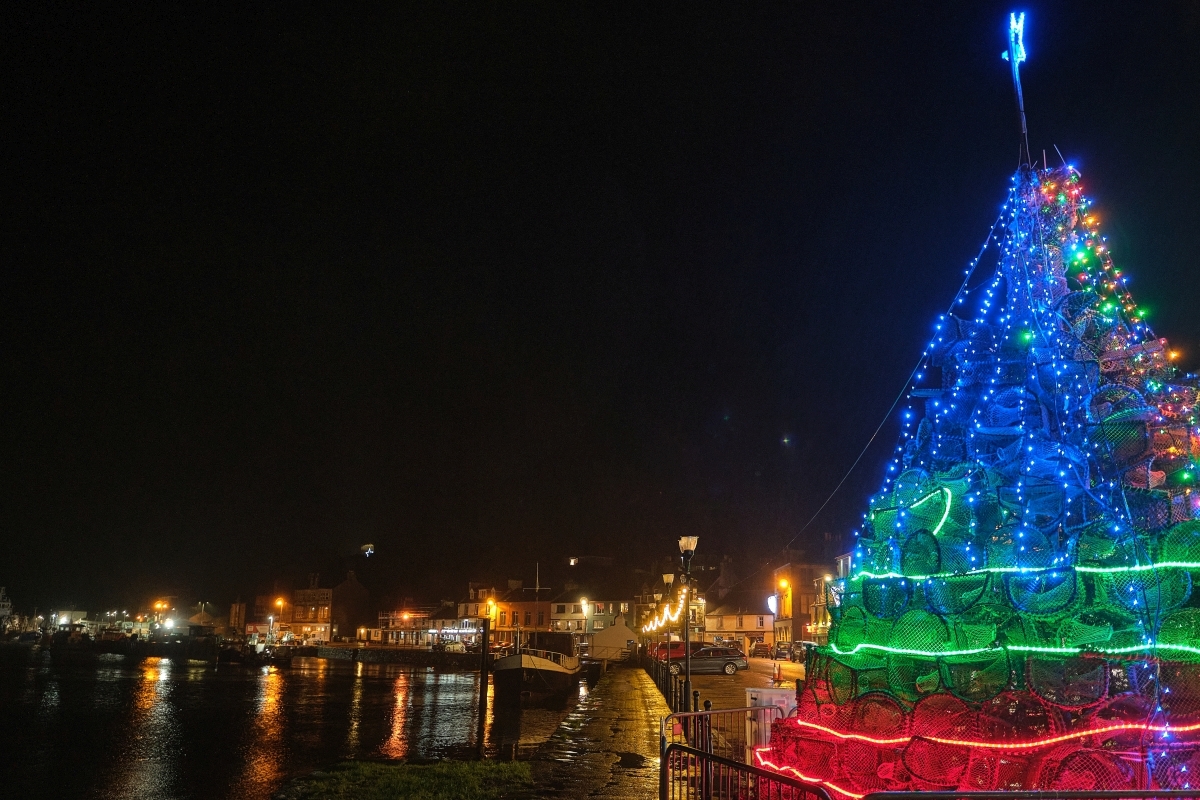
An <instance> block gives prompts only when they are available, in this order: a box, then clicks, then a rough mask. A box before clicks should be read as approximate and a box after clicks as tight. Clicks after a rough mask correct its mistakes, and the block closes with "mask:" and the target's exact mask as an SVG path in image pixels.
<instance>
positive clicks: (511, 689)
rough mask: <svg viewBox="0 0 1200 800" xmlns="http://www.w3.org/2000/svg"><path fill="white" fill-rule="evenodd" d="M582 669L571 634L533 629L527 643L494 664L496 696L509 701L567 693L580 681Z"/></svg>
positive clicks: (541, 698) (560, 695) (540, 698)
mask: <svg viewBox="0 0 1200 800" xmlns="http://www.w3.org/2000/svg"><path fill="white" fill-rule="evenodd" d="M581 670H582V661H581V660H580V658H579V654H578V653H577V652H576V651H575V639H574V637H573V636H572V635H571V634H569V633H543V632H538V633H534V634H531V635H530V637H529V639H528V641H527V642H526V645H525V646H521V647H518V648H517V650H516V652H514V653H513V654H512V655H508V656H504V657H503V658H498V659H496V662H495V663H494V664H493V665H492V674H493V676H494V681H495V687H496V697H497V699H502V700H509V701H513V700H549V699H554V698H558V697H566V695H567V693H568V692H570V691H571V689H572V688H574V687H575V686H576V685H578V683H579V676H580V674H581Z"/></svg>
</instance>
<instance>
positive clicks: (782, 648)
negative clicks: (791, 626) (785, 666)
mask: <svg viewBox="0 0 1200 800" xmlns="http://www.w3.org/2000/svg"><path fill="white" fill-rule="evenodd" d="M791 657H792V643H791V642H776V643H775V650H774V652H772V653H771V658H773V659H778V658H782V659H784V660H785V661H786V660H787V659H790V658H791Z"/></svg>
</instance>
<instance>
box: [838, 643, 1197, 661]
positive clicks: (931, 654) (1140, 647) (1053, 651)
mask: <svg viewBox="0 0 1200 800" xmlns="http://www.w3.org/2000/svg"><path fill="white" fill-rule="evenodd" d="M829 649H831V650H832V651H833V652H834V653H836V654H837V655H839V656H853V655H857V654H858V652H859V651H860V650H880V651H882V652H884V653H889V654H892V655H899V656H919V657H923V658H939V657H941V658H944V657H947V656H975V655H981V654H984V653H1002V652H1004V651H1006V650H1011V651H1013V652H1016V653H1046V654H1050V655H1062V656H1071V655H1079V654H1080V653H1097V654H1100V655H1110V656H1119V655H1127V654H1129V653H1141V652H1146V651H1158V650H1175V651H1179V652H1182V653H1191V654H1193V655H1200V647H1192V646H1191V645H1186V644H1170V643H1160V644H1155V643H1151V644H1135V645H1132V646H1130V647H1092V648H1084V647H1044V646H1040V645H1031V644H1009V645H1004V646H1003V647H977V648H973V649H969V650H911V649H907V648H903V647H889V646H888V645H884V644H873V643H871V642H860V643H858V644H856V645H854V647H852V648H851V649H849V650H843V649H841V648H840V647H838V646H837V645H836V644H831V645H829Z"/></svg>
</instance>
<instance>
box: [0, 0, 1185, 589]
mask: <svg viewBox="0 0 1200 800" xmlns="http://www.w3.org/2000/svg"><path fill="white" fill-rule="evenodd" d="M819 6H824V8H823V9H822V8H820V7H819ZM1025 9H1026V10H1027V11H1028V12H1029V20H1028V23H1027V28H1028V34H1027V37H1026V46H1027V49H1028V51H1029V56H1030V61H1029V62H1028V63H1027V64H1026V65H1025V67H1024V70H1023V78H1024V87H1025V96H1026V104H1027V109H1028V112H1029V121H1030V143H1031V146H1032V149H1033V151H1034V152H1035V154H1037V156H1038V157H1040V154H1041V153H1042V151H1043V149H1044V150H1046V151H1047V152H1048V154H1049V157H1050V160H1051V163H1054V164H1057V163H1059V162H1058V159H1057V156H1056V155H1055V153H1054V145H1057V146H1058V147H1059V148H1060V149H1061V151H1062V153H1063V155H1064V156H1065V157H1066V158H1067V159H1068V160H1069V161H1070V162H1071V163H1073V164H1075V165H1076V166H1078V167H1079V168H1080V169H1081V170H1082V172H1083V175H1084V181H1085V187H1086V189H1087V191H1088V193H1089V195H1090V196H1091V197H1093V198H1094V199H1095V200H1096V201H1097V205H1098V209H1099V214H1100V219H1101V224H1102V227H1103V229H1104V230H1105V232H1106V233H1107V234H1108V236H1109V237H1110V243H1111V246H1112V250H1113V253H1114V257H1115V259H1116V261H1117V263H1118V265H1120V266H1121V267H1123V268H1124V269H1126V270H1128V273H1129V275H1130V277H1131V279H1132V283H1131V290H1132V291H1133V293H1134V296H1135V297H1136V298H1138V300H1139V302H1140V303H1142V304H1144V305H1145V306H1146V307H1147V308H1148V309H1150V312H1151V316H1150V321H1151V324H1152V325H1153V326H1154V328H1155V330H1156V332H1157V333H1158V334H1159V335H1164V336H1168V337H1170V338H1171V339H1172V342H1173V343H1174V344H1175V345H1176V346H1178V347H1179V348H1180V349H1181V350H1182V351H1183V354H1184V362H1185V366H1187V367H1188V368H1190V369H1193V370H1194V369H1197V368H1200V309H1198V306H1200V303H1198V302H1197V300H1198V299H1200V264H1198V261H1200V248H1198V246H1197V243H1196V241H1195V236H1196V231H1197V229H1198V228H1200V222H1198V220H1200V146H1198V144H1197V143H1200V95H1198V93H1197V90H1198V87H1200V47H1198V46H1197V45H1196V43H1197V41H1200V5H1198V4H1196V3H1191V2H1163V3H1137V4H1131V3H1128V2H1121V3H1091V2H1089V3H1077V4H1070V5H1065V4H1064V5H1053V6H1052V5H1050V4H1041V5H1037V4H1034V5H1028V6H1025ZM1009 10H1010V6H1008V5H1001V4H991V3H962V2H953V3H946V4H932V3H912V4H883V3H862V4H854V3H829V4H799V3H793V4H777V5H770V4H757V3H755V4H736V5H735V4H708V5H697V4H683V3H681V4H671V5H662V4H653V5H651V6H650V7H645V6H642V5H641V4H628V5H623V6H613V5H611V4H543V5H540V6H533V5H520V6H516V7H514V6H511V5H505V4H501V5H494V4H486V5H485V4H452V3H430V4H424V6H423V7H420V8H418V7H416V6H415V5H413V6H411V7H410V8H409V10H397V9H396V8H395V7H393V8H391V10H390V11H389V12H385V13H368V12H367V11H365V10H360V11H359V12H358V13H353V14H351V13H336V14H329V15H325V16H313V15H309V14H305V13H301V12H300V11H299V10H298V9H292V8H285V9H283V10H274V11H272V12H267V11H264V10H263V9H262V8H257V9H255V10H253V11H249V10H244V11H241V12H238V13H236V14H233V15H217V13H216V12H213V11H211V10H209V9H205V8H199V7H191V6H177V5H158V6H140V7H137V8H130V7H127V6H122V7H113V6H106V7H101V8H93V9H90V10H88V11H86V12H85V11H80V10H79V9H77V8H73V7H69V6H44V5H42V4H9V5H8V6H6V8H5V10H4V11H3V12H2V14H3V17H2V19H0V23H2V29H3V31H4V32H3V34H2V35H3V37H4V39H5V42H4V47H3V51H4V55H3V59H4V62H5V63H4V64H3V75H4V77H3V78H2V79H0V80H3V82H4V86H3V91H2V92H0V104H2V114H3V123H2V125H0V128H2V130H3V140H2V149H3V164H4V169H3V175H4V183H5V186H6V191H5V196H6V198H7V200H8V202H7V203H6V204H5V205H6V206H7V208H8V210H7V212H6V213H5V214H4V226H3V229H4V239H3V241H4V255H5V257H4V261H5V262H7V268H6V269H4V270H3V278H2V280H3V284H2V290H0V295H2V302H3V307H2V315H0V319H2V324H3V341H2V342H0V358H2V359H3V361H2V363H3V374H4V388H3V392H2V397H3V403H2V406H0V408H3V412H4V413H3V417H4V419H3V426H2V427H0V430H2V437H3V439H2V447H3V450H2V454H3V459H4V474H3V489H2V491H0V503H2V507H0V526H2V527H0V535H2V539H0V542H2V549H0V585H6V586H7V587H8V589H9V594H10V595H12V596H13V598H14V601H15V602H16V603H17V605H18V606H19V607H21V608H27V607H30V606H32V605H34V604H38V605H41V606H43V607H45V606H48V605H54V606H58V607H61V606H63V605H65V604H68V603H75V604H78V605H80V606H90V607H93V608H94V607H97V606H98V605H101V604H106V605H107V604H120V603H128V604H134V603H135V602H137V601H138V600H140V599H145V598H146V597H147V596H149V595H152V594H159V593H162V594H172V595H177V596H179V597H180V598H182V599H184V600H188V599H191V600H195V599H207V600H210V601H214V602H227V601H229V600H232V599H233V598H234V597H235V596H236V595H237V594H238V593H242V594H243V595H244V594H245V593H246V592H248V591H252V590H253V587H254V586H256V585H259V584H260V583H261V582H263V581H270V580H271V579H273V578H275V577H278V576H279V575H280V574H282V573H284V572H287V571H289V570H290V571H292V572H295V571H298V570H304V569H308V568H311V567H309V566H308V565H310V564H314V563H332V562H333V561H336V559H337V557H338V556H345V555H349V554H351V553H353V552H354V551H355V550H357V548H358V546H359V545H360V544H362V543H364V542H372V543H374V544H375V546H376V548H377V550H378V553H379V557H380V558H381V559H383V560H382V561H380V562H379V563H380V564H381V565H387V566H386V568H383V567H381V568H380V569H378V570H376V574H374V575H373V576H372V579H373V580H375V581H377V582H378V583H379V584H380V586H382V587H383V588H385V589H388V590H395V591H402V592H406V593H410V594H416V595H421V594H426V595H445V594H447V593H450V594H455V593H457V591H458V590H459V589H460V588H461V587H463V586H465V581H466V580H467V579H468V578H472V577H476V576H481V577H482V576H492V577H503V576H506V575H507V576H512V577H520V578H525V579H526V580H532V577H533V564H534V562H535V561H538V560H540V561H541V562H542V563H546V562H548V561H552V560H553V559H554V558H556V557H560V556H563V555H567V554H594V555H615V556H617V557H619V558H620V559H622V560H623V561H625V562H627V563H638V564H641V563H645V564H649V563H650V562H651V561H652V560H653V559H654V558H656V557H659V556H662V555H669V554H671V553H674V552H675V543H674V542H675V538H676V537H677V536H679V535H680V534H683V533H695V534H698V535H699V536H700V537H701V539H700V552H701V555H703V556H708V557H716V556H717V555H719V554H724V553H728V554H732V555H735V556H736V557H738V558H739V560H740V561H741V563H742V564H743V565H744V566H745V567H746V568H753V567H755V566H757V565H759V564H761V563H762V562H763V560H764V559H765V558H767V557H769V556H770V555H771V554H772V553H773V552H776V551H778V549H779V548H780V547H781V546H782V545H783V544H784V543H785V542H786V541H788V540H790V539H791V538H792V537H793V536H794V535H795V534H796V533H797V532H798V531H799V530H800V529H801V527H802V526H803V525H804V524H805V522H807V521H808V519H809V517H811V516H812V514H813V513H814V512H815V511H816V509H817V507H818V506H819V505H820V504H821V503H822V502H823V501H824V500H825V499H826V498H827V497H828V495H829V492H830V491H831V490H832V489H833V487H834V486H835V485H836V484H837V483H838V481H839V480H840V479H841V477H842V475H843V474H844V473H845V471H846V469H847V468H848V467H849V466H850V464H851V463H852V462H853V461H854V458H855V456H856V455H857V454H858V452H859V450H860V449H861V448H862V447H863V445H864V444H865V442H866V441H867V438H868V437H869V435H870V433H871V431H872V430H873V429H874V428H875V426H876V425H877V424H878V423H879V421H880V419H881V418H882V417H883V415H884V413H885V411H886V410H887V408H888V407H889V405H890V404H891V402H892V400H893V398H894V397H895V395H896V394H897V392H899V391H900V390H901V389H902V388H903V385H904V380H905V378H906V377H907V375H908V373H909V371H910V370H911V369H912V367H913V365H914V363H915V361H916V359H917V357H918V355H919V353H920V351H921V348H922V347H923V345H924V343H925V341H926V340H927V338H928V335H929V333H930V330H931V326H932V323H933V319H934V317H935V316H936V315H937V314H938V313H940V312H942V311H944V310H945V309H946V307H947V306H948V305H949V303H950V300H951V299H952V297H953V296H954V292H955V290H956V289H957V287H958V283H959V281H960V279H961V272H962V269H963V268H964V266H965V265H966V263H967V262H968V261H969V260H970V258H972V257H973V256H974V255H975V253H976V251H977V250H978V247H979V245H980V243H981V241H982V239H983V236H984V234H985V232H986V231H987V229H988V227H989V225H990V224H991V222H992V220H993V219H994V218H995V216H996V214H997V212H998V207H999V205H1000V203H1001V202H1002V201H1003V199H1004V196H1005V192H1006V189H1007V186H1008V180H1009V177H1010V175H1011V174H1012V172H1013V171H1014V170H1015V168H1016V166H1017V153H1018V141H1017V134H1016V123H1015V115H1014V111H1013V99H1012V90H1011V81H1010V77H1009V72H1008V68H1007V65H1006V64H1005V63H1004V62H1003V61H1001V60H1000V58H999V53H1000V51H1001V49H1003V48H1004V47H1005V45H1006V40H1005V25H1006V18H1007V13H1008V11H1009ZM993 263H994V261H990V260H989V261H988V262H987V266H988V269H987V270H986V271H985V272H984V273H983V274H984V275H986V274H990V267H991V265H992V264H993ZM981 277H982V276H981ZM895 435H896V429H895V426H893V425H889V426H887V427H885V428H884V431H883V433H882V434H881V435H880V437H879V440H878V441H877V442H876V444H875V446H874V447H873V448H872V449H871V450H870V451H869V452H868V453H867V455H866V457H865V458H864V459H863V461H862V464H861V465H860V467H859V469H858V470H857V471H855V472H854V473H853V475H852V476H851V478H850V479H849V480H848V481H847V482H846V484H845V486H844V487H843V489H842V491H841V493H840V494H839V495H838V496H837V497H836V498H835V500H834V501H833V502H832V503H830V505H829V507H828V509H827V510H826V511H825V513H824V514H822V515H821V517H820V518H818V519H817V521H816V522H815V523H814V524H813V525H812V526H811V527H810V528H809V529H808V530H807V531H806V532H805V533H804V534H803V535H801V536H800V537H799V538H798V539H797V545H798V546H801V547H807V548H809V550H810V552H812V553H820V552H821V551H822V548H823V547H824V546H825V545H824V534H825V533H826V532H829V533H830V534H832V535H833V536H834V537H836V536H837V535H839V534H843V535H844V534H846V533H847V532H848V531H849V530H850V528H852V527H853V524H854V522H855V520H856V519H858V517H859V515H860V514H861V511H862V508H863V507H864V505H865V501H866V498H867V496H868V494H870V493H871V492H872V491H874V490H875V488H876V487H877V485H878V484H879V482H880V480H881V476H882V471H883V467H884V464H885V462H886V459H887V457H888V454H889V451H890V449H891V447H892V445H893V443H894V440H895ZM785 439H786V441H785ZM836 546H837V545H836V540H835V542H834V543H833V544H831V545H830V547H831V548H834V549H836ZM447 587H449V588H447ZM373 588H376V587H373ZM451 590H453V591H451Z"/></svg>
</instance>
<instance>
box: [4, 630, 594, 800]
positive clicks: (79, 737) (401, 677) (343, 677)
mask: <svg viewBox="0 0 1200 800" xmlns="http://www.w3.org/2000/svg"><path fill="white" fill-rule="evenodd" d="M293 663H294V666H293V668H292V669H290V670H286V669H285V670H283V671H280V670H277V669H271V668H268V669H262V668H258V669H250V668H242V667H226V666H224V665H223V666H222V667H221V668H220V669H219V670H215V669H213V668H212V667H192V666H186V665H182V664H177V663H172V662H171V661H169V660H166V659H157V658H151V659H146V660H144V661H141V662H135V661H132V660H127V659H122V658H117V659H115V660H108V661H99V662H98V661H96V660H92V661H90V662H86V663H70V664H66V663H63V664H55V663H52V662H51V660H50V658H49V657H48V656H46V657H42V656H41V655H37V654H35V655H24V656H22V657H21V659H16V658H11V657H7V656H5V654H4V653H0V718H2V719H3V721H4V724H2V725H0V752H3V753H5V754H6V757H5V758H4V759H0V786H2V787H4V788H3V791H0V794H3V795H5V796H14V797H27V796H28V797H78V798H147V800H149V799H151V798H176V797H197V798H199V797H205V798H210V797H211V798H247V800H269V798H270V797H271V796H272V795H273V794H275V793H277V792H278V791H279V790H280V788H281V787H282V786H283V784H284V783H285V782H286V781H287V780H288V779H289V778H290V777H292V776H294V775H298V774H302V773H304V772H307V771H310V770H313V769H320V768H322V767H326V766H329V765H330V764H332V763H335V762H337V761H339V760H341V759H344V758H410V759H411V758H439V757H460V758H461V757H467V758H470V757H475V756H476V755H477V753H478V750H477V746H478V744H479V742H480V724H479V723H480V721H481V718H480V706H481V703H480V700H481V692H484V693H485V694H484V695H483V697H484V698H486V699H487V701H488V702H487V703H486V708H487V713H486V716H485V717H483V719H482V722H483V723H484V724H483V735H482V740H483V745H484V753H485V755H486V756H487V757H497V756H499V757H502V758H523V757H528V756H529V755H530V754H531V753H532V752H533V750H534V749H535V748H536V747H537V746H538V745H539V744H540V743H541V742H543V741H545V740H546V739H548V738H549V737H550V735H551V734H552V733H553V732H554V730H555V728H556V727H557V725H558V723H559V721H560V720H562V719H563V716H564V715H565V714H566V713H568V712H569V709H570V707H571V706H573V705H574V699H573V698H572V700H571V701H569V703H568V706H567V708H566V709H552V708H551V709H546V708H532V709H520V708H511V707H505V706H501V707H499V708H498V707H497V706H496V704H495V703H494V702H493V699H494V698H493V694H494V690H493V688H492V686H491V685H490V682H487V683H484V685H483V686H482V687H481V686H480V682H479V676H478V674H477V673H474V672H445V671H439V670H434V669H427V668H423V667H418V668H413V667H405V666H401V665H381V664H362V663H357V662H350V663H344V662H333V661H329V662H325V661H318V660H315V659H296V660H295V662H293ZM68 764H69V765H70V769H65V768H63V766H64V765H68Z"/></svg>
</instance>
